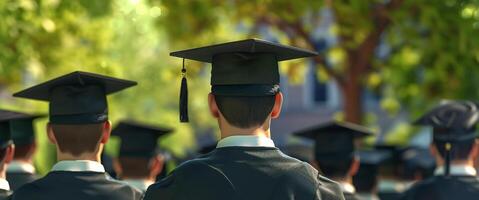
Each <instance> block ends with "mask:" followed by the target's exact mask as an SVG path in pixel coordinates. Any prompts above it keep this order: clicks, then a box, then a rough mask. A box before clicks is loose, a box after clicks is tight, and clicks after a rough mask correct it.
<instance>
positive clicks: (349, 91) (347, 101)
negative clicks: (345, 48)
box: [340, 52, 364, 124]
mask: <svg viewBox="0 0 479 200" xmlns="http://www.w3.org/2000/svg"><path fill="white" fill-rule="evenodd" d="M356 58H357V57H356V56H354V54H353V53H352V52H350V53H349V59H348V64H349V67H348V68H347V70H346V71H345V72H344V73H345V74H344V75H345V79H343V82H342V83H341V84H340V87H341V90H342V92H343V112H344V118H345V120H346V121H347V122H351V123H356V124H361V123H362V116H363V115H362V114H363V110H362V86H361V83H360V77H361V76H363V74H364V73H363V72H362V71H360V69H361V68H360V66H359V65H358V64H359V63H358V61H357V59H356Z"/></svg>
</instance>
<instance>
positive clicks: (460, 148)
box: [430, 139, 479, 162]
mask: <svg viewBox="0 0 479 200" xmlns="http://www.w3.org/2000/svg"><path fill="white" fill-rule="evenodd" d="M448 143H450V144H448ZM448 145H452V146H454V148H451V149H450V152H449V154H450V156H451V161H452V162H454V161H468V160H473V159H475V158H477V156H478V153H479V146H478V143H477V141H476V140H475V139H469V140H464V141H456V142H453V143H451V142H446V141H441V140H434V139H433V142H432V144H431V147H430V150H431V153H432V154H433V155H434V156H435V157H437V158H438V160H441V161H442V162H444V159H445V157H446V154H447V153H448V150H447V146H448Z"/></svg>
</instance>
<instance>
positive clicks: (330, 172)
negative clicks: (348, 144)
mask: <svg viewBox="0 0 479 200" xmlns="http://www.w3.org/2000/svg"><path fill="white" fill-rule="evenodd" d="M353 160H354V158H351V159H338V160H329V159H328V160H321V159H319V160H318V159H317V160H316V162H318V166H319V171H321V173H322V174H323V175H324V176H326V177H329V178H345V177H346V176H347V175H348V172H349V169H351V165H352V164H353Z"/></svg>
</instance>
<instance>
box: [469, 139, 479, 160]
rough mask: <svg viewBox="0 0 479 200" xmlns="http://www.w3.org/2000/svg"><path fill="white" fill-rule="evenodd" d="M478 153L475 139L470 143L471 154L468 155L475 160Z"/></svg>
mask: <svg viewBox="0 0 479 200" xmlns="http://www.w3.org/2000/svg"><path fill="white" fill-rule="evenodd" d="M478 155H479V143H478V142H477V140H475V141H474V144H473V145H472V149H471V154H470V155H469V156H470V158H471V159H473V160H476V159H477V156H478Z"/></svg>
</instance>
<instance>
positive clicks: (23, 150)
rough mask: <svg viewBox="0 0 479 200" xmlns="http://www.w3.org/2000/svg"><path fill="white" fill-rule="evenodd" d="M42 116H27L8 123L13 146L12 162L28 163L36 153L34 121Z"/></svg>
mask: <svg viewBox="0 0 479 200" xmlns="http://www.w3.org/2000/svg"><path fill="white" fill-rule="evenodd" d="M40 117H43V115H28V117H26V118H23V119H16V120H11V121H10V128H11V131H12V139H13V143H14V144H15V156H14V160H22V161H26V162H30V161H31V160H32V158H33V155H34V154H35V152H36V149H37V145H36V142H35V130H34V129H35V128H34V126H33V125H34V120H35V119H37V118H40Z"/></svg>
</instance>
